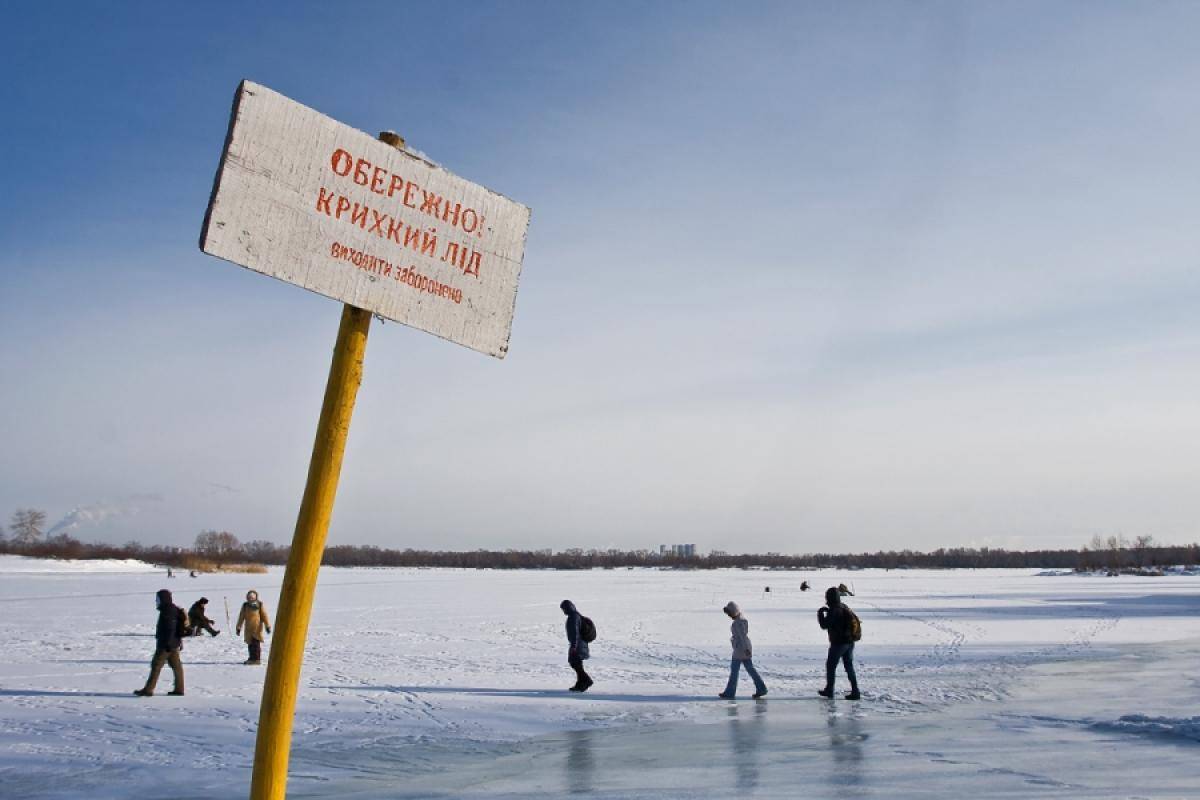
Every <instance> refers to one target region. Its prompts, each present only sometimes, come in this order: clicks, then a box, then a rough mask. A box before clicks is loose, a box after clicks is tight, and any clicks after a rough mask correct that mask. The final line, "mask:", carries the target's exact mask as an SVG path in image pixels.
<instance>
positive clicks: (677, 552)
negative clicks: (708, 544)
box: [658, 544, 696, 558]
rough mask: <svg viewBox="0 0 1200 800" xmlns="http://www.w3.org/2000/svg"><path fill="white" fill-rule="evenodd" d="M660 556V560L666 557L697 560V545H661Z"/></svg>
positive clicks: (659, 547)
mask: <svg viewBox="0 0 1200 800" xmlns="http://www.w3.org/2000/svg"><path fill="white" fill-rule="evenodd" d="M658 555H659V557H660V558H663V557H666V556H678V557H679V558H695V557H696V545H694V544H660V545H659V546H658Z"/></svg>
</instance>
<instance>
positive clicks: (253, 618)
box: [234, 589, 271, 665]
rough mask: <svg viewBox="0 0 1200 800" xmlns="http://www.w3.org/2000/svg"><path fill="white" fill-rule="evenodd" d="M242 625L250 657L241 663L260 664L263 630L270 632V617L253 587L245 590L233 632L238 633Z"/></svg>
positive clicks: (240, 631)
mask: <svg viewBox="0 0 1200 800" xmlns="http://www.w3.org/2000/svg"><path fill="white" fill-rule="evenodd" d="M243 627H244V628H245V629H246V637H245V642H246V646H247V647H249V648H250V657H249V658H247V659H246V660H245V661H243V662H242V663H243V664H250V665H254V664H261V663H262V643H263V631H264V630H265V631H266V632H267V633H270V632H271V619H270V617H268V616H267V609H266V607H265V606H264V605H263V604H262V602H261V601H260V600H259V599H258V592H256V591H254V590H253V589H251V590H250V591H248V592H246V602H244V603H242V610H241V611H240V612H239V613H238V618H237V627H236V628H235V631H234V632H235V633H237V634H238V635H240V634H241V633H242V628H243Z"/></svg>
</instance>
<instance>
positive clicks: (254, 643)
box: [246, 639, 262, 661]
mask: <svg viewBox="0 0 1200 800" xmlns="http://www.w3.org/2000/svg"><path fill="white" fill-rule="evenodd" d="M246 644H247V646H249V648H250V660H251V661H262V642H260V641H259V640H258V639H251V640H250V641H249V642H247V643H246Z"/></svg>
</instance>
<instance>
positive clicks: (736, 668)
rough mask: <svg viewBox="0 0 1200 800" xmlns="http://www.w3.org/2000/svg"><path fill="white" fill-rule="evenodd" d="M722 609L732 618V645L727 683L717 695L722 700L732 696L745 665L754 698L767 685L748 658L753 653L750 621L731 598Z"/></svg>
mask: <svg viewBox="0 0 1200 800" xmlns="http://www.w3.org/2000/svg"><path fill="white" fill-rule="evenodd" d="M724 611H725V613H726V614H728V615H729V618H730V619H732V620H733V624H732V625H730V626H729V630H730V632H731V633H732V634H733V636H731V637H730V639H729V642H730V644H732V645H733V658H732V660H731V661H730V663H729V683H727V684H726V685H725V691H723V692H721V693H720V694H719V695H717V696H718V697H720V698H722V699H723V700H732V699H733V698H734V696H735V695H736V694H737V685H738V673H739V672H740V670H741V668H742V667H745V668H746V673H747V674H749V676H750V679H751V680H753V681H754V698H755V699H758V698H760V697H762V696H763V695H765V694H766V693H767V685H766V684H765V683H763V679H762V678H761V677H759V674H758V670H756V669H755V668H754V662H753V661H751V660H750V658H751V656H752V655H753V653H752V649H751V647H750V622H749V620H747V619H746V618H745V617H743V616H742V610H741V609H740V608H738V604H737V603H735V602H733V601H732V600H730V601H729V602H728V603H726V605H725V608H724Z"/></svg>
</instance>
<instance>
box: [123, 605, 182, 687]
mask: <svg viewBox="0 0 1200 800" xmlns="http://www.w3.org/2000/svg"><path fill="white" fill-rule="evenodd" d="M154 601H155V604H156V605H157V606H158V624H157V625H156V626H155V628H154V658H153V659H152V660H151V661H150V677H149V678H147V679H146V685H145V686H144V687H143V688H141V689H136V690H134V694H136V695H138V696H139V697H151V696H153V695H154V687H155V685H157V684H158V674H159V673H160V672H162V668H163V664H170V665H171V672H172V673H173V674H174V675H175V688H174V689H172V690H171V691H170V692H168V693H167V694H173V695H182V694H183V662H182V661H180V660H179V651H180V649H181V648H182V647H183V638H182V637H183V631H184V628H185V627H186V619H187V617H186V614H185V613H184V610H183V609H182V608H180V607H179V606H177V605H175V604H174V603H173V602H172V601H171V593H170V592H169V591H167V590H166V589H160V590H159V591H158V594H156V595H155V596H154Z"/></svg>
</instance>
